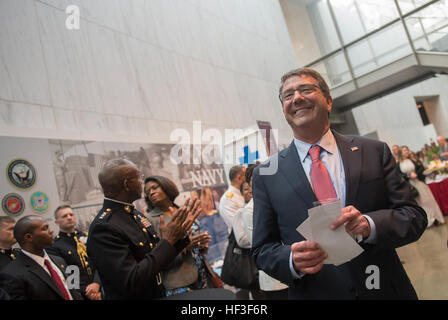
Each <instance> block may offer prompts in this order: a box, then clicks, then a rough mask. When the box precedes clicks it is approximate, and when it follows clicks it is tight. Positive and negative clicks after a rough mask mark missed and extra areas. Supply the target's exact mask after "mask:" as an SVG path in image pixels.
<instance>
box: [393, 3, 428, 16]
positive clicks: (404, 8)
mask: <svg viewBox="0 0 448 320" xmlns="http://www.w3.org/2000/svg"><path fill="white" fill-rule="evenodd" d="M429 1H431V0H398V5H399V6H400V10H401V13H402V14H406V13H408V12H409V11H412V10H414V9H415V8H418V7H420V6H422V5H424V4H426V3H428V2H429Z"/></svg>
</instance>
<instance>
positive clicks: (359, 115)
mask: <svg viewBox="0 0 448 320" xmlns="http://www.w3.org/2000/svg"><path fill="white" fill-rule="evenodd" d="M446 88H448V76H447V75H438V76H437V77H435V78H430V79H427V80H425V81H422V82H420V83H418V84H415V85H412V86H410V87H408V88H405V89H402V90H400V91H397V92H395V93H392V94H389V95H387V96H385V97H382V98H379V99H377V100H374V101H372V102H369V103H367V104H364V105H362V106H359V107H356V108H355V109H353V116H354V118H355V121H356V125H357V127H358V130H359V134H360V135H365V134H367V133H370V132H372V131H375V130H376V131H378V136H379V138H380V140H383V141H385V142H387V143H388V144H389V145H393V144H398V145H408V146H409V148H410V149H411V150H414V151H418V150H420V149H421V148H422V147H423V146H424V144H425V143H429V139H433V140H434V141H435V140H436V136H437V135H442V136H445V137H446V136H448V121H447V120H448V92H447V90H446ZM424 96H438V97H439V99H438V105H437V106H436V107H437V117H438V119H437V121H434V124H431V125H428V126H423V123H422V120H421V118H420V115H419V113H418V109H417V106H416V101H415V97H424ZM428 107H431V105H430V106H428ZM432 107H434V105H432ZM431 114H432V113H430V115H431ZM430 119H431V117H430Z"/></svg>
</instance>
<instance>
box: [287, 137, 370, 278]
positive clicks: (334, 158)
mask: <svg viewBox="0 0 448 320" xmlns="http://www.w3.org/2000/svg"><path fill="white" fill-rule="evenodd" d="M294 145H295V146H296V150H297V153H298V155H299V159H300V164H301V165H302V167H303V170H304V171H305V174H306V177H307V178H308V181H309V182H310V185H311V188H312V187H313V186H312V183H311V164H312V161H311V157H310V155H309V153H308V152H309V150H310V148H311V147H313V146H315V145H318V146H320V147H321V148H322V151H321V153H320V156H319V159H320V161H321V162H322V163H323V164H324V166H325V168H327V171H328V173H329V175H330V178H331V182H332V183H333V187H334V190H335V191H336V194H337V197H338V200H341V209H342V208H344V207H345V201H346V185H345V171H344V164H343V162H342V157H341V155H340V152H339V147H338V146H337V144H336V140H335V138H334V135H333V133H332V132H331V130H330V129H329V130H328V131H327V132H326V133H325V134H324V135H323V136H322V138H321V139H320V140H319V141H318V142H317V143H315V144H309V143H306V142H303V141H300V140H299V139H296V138H294ZM363 216H364V217H365V218H366V219H367V221H368V222H369V224H370V235H369V237H368V238H367V239H366V240H364V242H366V243H375V242H376V228H375V223H374V222H373V220H372V218H370V217H369V216H367V215H363ZM361 240H362V239H359V241H361ZM359 241H358V242H359ZM289 268H290V270H291V273H292V275H293V277H294V278H295V279H299V278H302V277H303V276H304V274H303V273H302V274H297V272H296V271H295V269H294V266H293V263H292V252H291V254H290V256H289Z"/></svg>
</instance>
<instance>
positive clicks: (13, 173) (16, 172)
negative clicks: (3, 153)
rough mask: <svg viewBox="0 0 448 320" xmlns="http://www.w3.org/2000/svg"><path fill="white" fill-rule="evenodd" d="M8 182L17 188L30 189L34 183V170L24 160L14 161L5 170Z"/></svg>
mask: <svg viewBox="0 0 448 320" xmlns="http://www.w3.org/2000/svg"><path fill="white" fill-rule="evenodd" d="M6 173H7V175H8V179H9V181H10V182H11V183H12V184H13V185H15V186H16V187H18V188H21V189H27V188H30V187H31V186H32V185H33V184H34V183H35V182H36V170H34V167H33V165H32V164H31V163H30V162H28V161H26V160H25V159H15V160H13V161H11V162H10V163H9V164H8V167H7V169H6Z"/></svg>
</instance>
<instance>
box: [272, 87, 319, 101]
mask: <svg viewBox="0 0 448 320" xmlns="http://www.w3.org/2000/svg"><path fill="white" fill-rule="evenodd" d="M318 88H319V86H316V85H314V84H303V85H301V86H298V87H297V88H296V89H289V90H286V91H285V92H282V93H281V94H280V95H279V98H280V101H281V102H290V101H292V99H293V98H294V93H295V92H296V91H298V92H299V93H300V95H301V96H302V97H307V96H310V95H312V94H313V93H314V92H316V90H317V89H318Z"/></svg>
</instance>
